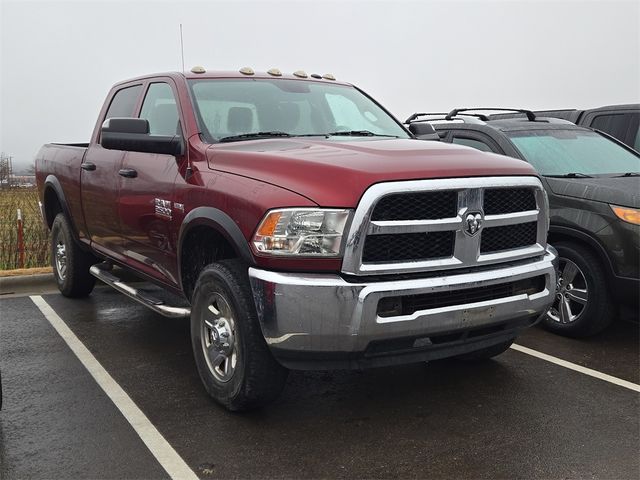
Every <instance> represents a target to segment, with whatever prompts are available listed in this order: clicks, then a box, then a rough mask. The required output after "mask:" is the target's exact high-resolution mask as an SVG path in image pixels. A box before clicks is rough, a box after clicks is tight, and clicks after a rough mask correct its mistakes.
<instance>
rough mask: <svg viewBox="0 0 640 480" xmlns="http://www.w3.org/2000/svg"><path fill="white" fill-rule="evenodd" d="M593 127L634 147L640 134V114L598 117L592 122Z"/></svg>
mask: <svg viewBox="0 0 640 480" xmlns="http://www.w3.org/2000/svg"><path fill="white" fill-rule="evenodd" d="M591 127H593V128H596V129H598V130H602V131H603V132H606V133H608V134H609V135H611V136H612V137H615V138H617V139H618V140H620V141H621V142H624V143H626V144H628V145H629V146H631V147H633V141H634V139H635V138H637V137H638V134H639V132H640V114H637V113H616V114H607V115H598V116H597V117H595V118H594V119H593V122H591Z"/></svg>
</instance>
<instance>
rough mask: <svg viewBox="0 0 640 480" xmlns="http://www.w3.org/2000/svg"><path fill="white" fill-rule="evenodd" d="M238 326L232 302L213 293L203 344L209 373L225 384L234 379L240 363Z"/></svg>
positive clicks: (202, 336) (202, 330)
mask: <svg viewBox="0 0 640 480" xmlns="http://www.w3.org/2000/svg"><path fill="white" fill-rule="evenodd" d="M235 333H236V323H235V319H234V316H233V312H232V310H231V307H230V305H229V302H228V301H227V300H226V299H225V298H224V297H223V296H222V295H221V294H219V293H213V294H212V295H211V298H210V300H209V302H208V306H207V308H206V310H205V312H204V314H203V319H202V322H201V335H200V338H201V343H202V350H203V352H204V357H205V359H206V362H207V366H208V367H209V371H210V372H211V374H212V375H213V376H214V378H215V379H216V380H218V381H219V382H222V383H226V382H228V381H229V380H231V378H232V377H233V374H234V372H235V369H236V366H237V363H238V349H237V343H236V335H235Z"/></svg>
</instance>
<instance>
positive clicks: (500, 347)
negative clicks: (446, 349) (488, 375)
mask: <svg viewBox="0 0 640 480" xmlns="http://www.w3.org/2000/svg"><path fill="white" fill-rule="evenodd" d="M512 344H513V340H509V341H508V342H503V343H498V344H497V345H492V346H490V347H487V348H483V349H480V350H476V351H474V352H469V353H465V354H464V355H458V356H457V357H455V358H456V359H458V360H464V361H465V362H478V361H482V360H489V359H490V358H493V357H497V356H498V355H500V354H501V353H504V352H506V351H507V350H509V347H511V345H512Z"/></svg>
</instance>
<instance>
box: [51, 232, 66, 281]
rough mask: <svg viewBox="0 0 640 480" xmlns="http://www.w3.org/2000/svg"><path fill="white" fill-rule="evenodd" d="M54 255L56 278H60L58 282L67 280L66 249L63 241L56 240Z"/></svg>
mask: <svg viewBox="0 0 640 480" xmlns="http://www.w3.org/2000/svg"><path fill="white" fill-rule="evenodd" d="M54 254H55V264H56V272H57V274H58V278H60V280H64V279H65V278H67V247H66V245H65V244H64V241H63V240H61V239H59V240H58V243H57V244H56V248H55V253H54Z"/></svg>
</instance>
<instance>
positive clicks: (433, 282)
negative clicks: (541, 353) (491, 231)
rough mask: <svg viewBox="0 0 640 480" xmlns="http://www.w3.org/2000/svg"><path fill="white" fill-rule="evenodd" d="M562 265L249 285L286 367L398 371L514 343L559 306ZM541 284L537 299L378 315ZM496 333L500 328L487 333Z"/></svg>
mask: <svg viewBox="0 0 640 480" xmlns="http://www.w3.org/2000/svg"><path fill="white" fill-rule="evenodd" d="M555 260H556V255H555V254H554V253H552V251H551V250H550V249H548V250H547V251H546V253H545V255H544V256H543V257H541V258H537V259H532V260H530V261H528V262H526V263H522V262H520V263H517V264H506V265H502V266H500V267H499V268H492V269H488V270H483V271H471V272H468V273H461V274H457V275H456V274H453V272H446V273H447V274H445V275H441V276H437V277H429V278H412V279H408V280H391V281H375V282H368V283H353V282H348V281H347V280H345V279H344V278H342V277H341V276H339V275H334V274H292V273H278V272H271V271H267V270H260V269H256V268H250V269H249V277H250V280H251V287H252V290H253V296H254V300H255V304H256V309H257V312H258V318H259V321H260V325H261V328H262V333H263V334H264V337H265V339H266V341H267V344H268V345H269V346H270V348H271V350H272V352H273V353H274V355H275V356H276V358H277V359H278V360H279V361H280V362H281V363H283V364H284V365H286V366H288V367H290V368H304V369H309V368H336V367H337V368H342V367H361V366H368V365H379V364H386V363H398V358H400V357H404V358H405V361H415V360H419V359H421V358H424V359H427V358H443V357H447V356H451V355H457V354H461V353H466V352H468V351H472V350H477V349H479V348H483V347H485V346H489V345H491V344H496V343H500V342H503V341H506V340H509V339H512V338H514V337H515V336H516V335H517V333H518V332H519V331H520V330H521V329H523V328H525V327H527V326H529V325H532V324H533V323H535V321H536V320H537V319H538V318H539V317H540V316H541V315H542V314H544V313H545V312H546V310H547V309H548V308H549V306H550V305H551V303H552V302H553V298H554V294H555V286H556V271H555V266H554V263H555ZM535 277H538V279H540V277H542V278H543V279H544V280H543V286H542V287H541V288H540V289H539V291H537V292H536V293H533V294H526V293H524V294H517V295H510V296H504V297H500V298H493V299H491V300H483V301H471V302H470V303H460V302H459V301H458V303H456V304H452V305H444V306H443V305H438V306H437V307H436V308H426V309H421V310H417V311H415V312H413V313H411V314H408V315H407V314H405V315H396V316H388V315H385V316H380V315H379V314H378V313H379V312H378V303H379V301H380V300H381V299H383V298H386V297H399V296H401V297H405V296H413V295H422V294H431V293H434V294H438V293H441V294H442V295H445V294H450V293H452V292H460V293H461V294H462V295H464V293H465V292H464V290H465V289H469V290H467V291H469V292H470V291H471V290H470V289H474V291H478V290H479V289H481V288H482V287H492V286H497V285H508V284H511V283H512V282H517V281H520V280H526V279H533V278H535ZM436 296H437V295H436ZM490 326H495V327H496V328H495V329H491V328H487V327H490ZM466 332H480V333H479V334H469V335H467V334H466ZM482 332H485V333H486V334H484V333H482ZM456 333H459V334H460V335H456ZM452 334H453V336H452ZM403 339H404V340H407V341H404V342H403ZM407 342H408V343H407ZM436 350H437V354H435V355H434V354H433V351H436ZM430 351H431V352H432V354H429V352H430ZM385 359H386V360H385Z"/></svg>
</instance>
